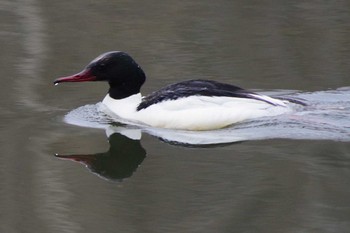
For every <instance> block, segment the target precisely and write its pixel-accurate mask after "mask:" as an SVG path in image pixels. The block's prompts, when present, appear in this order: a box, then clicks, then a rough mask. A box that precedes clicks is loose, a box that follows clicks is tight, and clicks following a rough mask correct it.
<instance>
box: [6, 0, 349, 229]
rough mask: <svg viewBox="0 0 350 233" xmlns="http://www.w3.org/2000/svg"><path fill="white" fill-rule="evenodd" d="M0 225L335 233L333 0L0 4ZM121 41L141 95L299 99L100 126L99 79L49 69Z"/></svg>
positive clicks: (344, 69) (343, 144)
mask: <svg viewBox="0 0 350 233" xmlns="http://www.w3.org/2000/svg"><path fill="white" fill-rule="evenodd" d="M0 11H1V14H0V21H1V24H0V33H1V37H0V41H1V44H2V45H3V46H2V56H1V57H0V61H1V62H0V68H1V70H2V77H1V86H0V88H1V90H2V91H1V92H0V96H1V98H0V101H1V105H0V108H1V113H0V130H1V135H2V137H1V140H0V143H1V144H0V145H1V151H2V156H1V157H0V174H1V176H0V185H1V189H0V197H1V198H0V200H1V209H2V211H1V214H0V232H7V233H11V232H348V229H350V201H349V196H350V143H349V141H350V119H349V115H350V78H349V73H350V66H349V64H350V55H349V54H350V30H349V25H348V22H349V21H350V5H349V4H348V3H347V2H346V1H337V2H320V1H314V2H305V1H294V2H293V3H292V2H289V1H280V2H274V3H271V2H268V1H250V2H247V1H224V0H219V1H216V2H215V3H213V2H212V1H193V0H190V1H186V2H181V1H180V2H171V1H148V2H147V3H141V2H139V1H110V0H102V1H98V2H91V1H89V2H86V1H81V0H73V1H69V2H62V1H57V2H52V1H51V2H44V1H40V0H27V1H17V2H13V1H8V0H3V1H2V2H1V3H0ZM111 50H121V51H126V52H128V53H129V54H131V55H132V56H133V57H134V58H135V59H136V61H137V62H138V63H139V64H140V65H141V66H142V68H143V69H144V71H145V72H146V75H147V77H148V79H147V82H146V84H145V85H144V87H143V88H142V92H143V94H148V93H151V92H152V91H154V90H157V89H159V88H161V87H163V86H165V85H167V84H170V83H174V82H178V81H183V80H188V79H198V78H201V79H210V80H216V81H221V82H226V83H231V84H234V85H238V86H241V87H243V88H247V89H250V90H254V91H256V92H259V93H264V94H268V95H271V96H282V97H287V98H297V99H300V100H302V101H303V102H305V103H306V104H307V105H306V106H303V107H300V108H298V109H296V110H295V111H293V112H292V113H290V114H285V115H281V116H277V117H272V118H261V119H257V120H254V121H247V122H243V123H242V124H237V125H234V126H231V127H228V128H225V129H221V130H215V131H207V132H205V131H204V132H186V131H176V130H162V129H153V128H147V127H134V126H128V125H122V124H118V123H115V122H112V121H111V119H109V118H108V117H106V116H105V115H103V114H101V113H100V112H98V110H97V109H98V105H99V103H100V101H101V100H102V98H103V97H104V96H105V94H106V91H107V84H106V83H71V84H62V85H58V86H54V85H53V80H54V79H56V78H57V77H60V76H65V75H69V74H72V73H75V72H78V71H80V70H81V69H82V68H83V67H84V66H85V65H86V64H87V63H88V62H89V61H90V60H92V59H93V58H95V57H96V56H97V55H99V54H101V53H103V52H106V51H111Z"/></svg>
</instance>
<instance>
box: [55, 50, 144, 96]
mask: <svg viewBox="0 0 350 233" xmlns="http://www.w3.org/2000/svg"><path fill="white" fill-rule="evenodd" d="M145 80H146V76H145V74H144V72H143V70H142V69H141V67H140V66H139V65H138V64H137V63H136V62H135V61H134V59H132V57H130V56H129V55H128V54H127V53H124V52H119V51H113V52H107V53H104V54H102V55H100V56H98V57H97V58H95V59H94V60H93V61H91V62H90V63H89V64H88V65H87V66H86V68H85V69H84V70H83V71H81V72H80V73H78V74H75V75H72V76H68V77H63V78H59V79H56V80H55V81H54V83H55V84H57V83H60V82H84V81H107V82H108V83H109V85H110V89H109V94H110V96H111V97H112V98H114V99H122V98H125V97H128V96H130V95H133V94H137V93H139V92H140V88H141V86H142V84H143V83H144V82H145Z"/></svg>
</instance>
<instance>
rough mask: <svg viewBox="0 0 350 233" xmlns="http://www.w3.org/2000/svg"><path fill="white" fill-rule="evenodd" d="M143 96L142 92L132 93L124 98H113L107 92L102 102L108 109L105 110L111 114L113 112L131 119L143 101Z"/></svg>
mask: <svg viewBox="0 0 350 233" xmlns="http://www.w3.org/2000/svg"><path fill="white" fill-rule="evenodd" d="M141 98H142V97H141V93H138V94H134V95H131V96H129V97H127V98H124V99H113V98H112V97H110V96H109V94H107V95H106V97H105V98H104V99H103V101H102V104H103V105H104V106H105V107H106V108H107V109H103V110H107V111H108V112H109V114H110V113H113V114H114V115H117V116H118V117H121V118H124V119H130V116H132V115H134V113H135V112H136V108H137V106H138V105H139V104H140V103H141ZM130 120H132V119H130Z"/></svg>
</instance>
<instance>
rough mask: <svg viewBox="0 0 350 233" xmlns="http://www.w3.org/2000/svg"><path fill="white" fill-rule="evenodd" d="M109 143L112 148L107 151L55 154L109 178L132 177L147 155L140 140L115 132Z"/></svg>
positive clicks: (119, 179) (118, 179) (116, 179)
mask: <svg viewBox="0 0 350 233" xmlns="http://www.w3.org/2000/svg"><path fill="white" fill-rule="evenodd" d="M109 144H110V148H109V150H108V151H107V152H105V153H96V154H88V155H81V154H79V155H57V154H56V155H55V156H56V157H58V158H62V159H68V160H72V161H77V162H80V163H83V164H85V165H86V166H87V167H88V169H90V170H91V171H92V172H93V173H95V174H97V175H99V176H101V177H103V178H106V179H108V180H114V181H121V180H122V179H124V178H128V177H131V176H132V174H133V173H134V172H135V171H136V169H137V168H138V166H139V165H140V164H141V163H142V161H143V160H144V159H145V157H146V151H145V150H144V149H143V147H142V146H141V143H140V140H133V139H130V138H128V137H126V136H124V135H121V134H119V133H114V134H112V135H110V137H109Z"/></svg>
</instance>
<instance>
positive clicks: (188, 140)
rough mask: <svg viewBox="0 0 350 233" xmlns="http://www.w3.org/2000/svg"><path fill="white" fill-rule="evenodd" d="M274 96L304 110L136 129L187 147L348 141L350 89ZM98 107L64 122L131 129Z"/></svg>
mask: <svg viewBox="0 0 350 233" xmlns="http://www.w3.org/2000/svg"><path fill="white" fill-rule="evenodd" d="M273 95H274V96H280V97H283V98H291V99H298V100H302V101H303V102H305V103H306V104H307V106H303V107H300V108H298V109H296V111H295V112H293V113H290V114H284V115H280V116H276V117H266V118H260V119H257V120H252V121H247V122H243V123H241V124H237V125H233V126H231V127H228V128H225V129H219V130H212V131H199V132H198V131H184V130H170V129H157V128H151V127H138V129H139V130H140V131H142V132H145V133H148V134H151V135H153V136H156V137H159V138H161V139H162V140H164V141H167V142H172V143H180V144H190V145H203V144H218V143H230V142H236V141H244V140H262V139H273V138H284V139H307V140H336V141H349V140H350V87H344V88H339V89H336V90H329V91H318V92H309V93H298V92H291V91H277V92H273ZM99 105H100V103H98V104H95V105H85V106H82V107H79V108H77V109H74V110H72V111H71V112H69V113H68V114H67V115H66V116H65V118H64V120H65V122H67V123H69V124H73V125H79V126H83V127H93V128H104V129H106V130H107V129H108V131H109V134H110V132H111V130H112V131H113V130H114V131H115V132H120V131H123V130H125V129H127V128H130V126H119V127H115V126H112V123H114V122H113V120H112V119H111V118H110V117H108V116H107V115H105V114H104V113H102V112H101V111H99V110H98V109H99ZM131 128H135V126H132V127H131Z"/></svg>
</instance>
